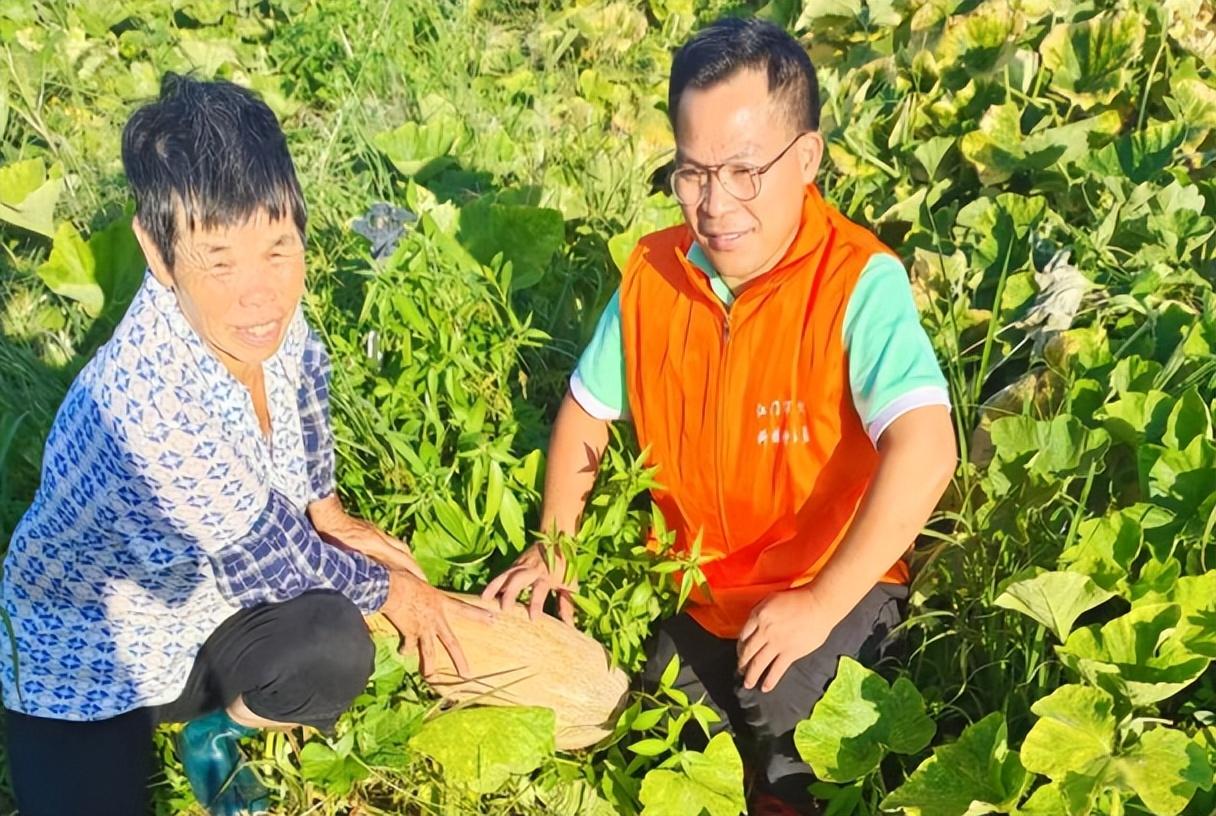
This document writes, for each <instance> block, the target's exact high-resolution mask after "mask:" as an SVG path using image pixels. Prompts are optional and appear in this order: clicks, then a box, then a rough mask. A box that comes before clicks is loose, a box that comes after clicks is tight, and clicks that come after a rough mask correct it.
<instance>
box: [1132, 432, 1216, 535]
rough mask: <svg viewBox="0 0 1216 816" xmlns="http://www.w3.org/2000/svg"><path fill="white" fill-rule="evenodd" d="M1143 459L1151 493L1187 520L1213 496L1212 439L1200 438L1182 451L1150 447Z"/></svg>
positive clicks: (1215, 448)
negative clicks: (1188, 515)
mask: <svg viewBox="0 0 1216 816" xmlns="http://www.w3.org/2000/svg"><path fill="white" fill-rule="evenodd" d="M1140 456H1141V459H1140V462H1141V465H1140V466H1141V475H1142V477H1143V479H1144V482H1145V484H1146V485H1147V487H1148V493H1149V495H1150V496H1151V497H1153V498H1154V499H1156V500H1157V501H1158V502H1159V503H1160V504H1161V505H1163V506H1164V507H1166V508H1168V509H1171V510H1174V511H1175V512H1176V513H1178V514H1179V515H1180V516H1182V517H1186V515H1187V514H1192V513H1194V512H1195V510H1196V509H1197V508H1199V507H1202V506H1203V503H1204V502H1205V501H1206V500H1207V498H1208V497H1209V496H1211V494H1212V485H1213V484H1216V445H1214V444H1213V443H1212V442H1211V441H1209V440H1208V439H1205V438H1204V437H1202V436H1197V437H1195V438H1194V439H1192V440H1191V442H1190V444H1189V445H1187V446H1186V447H1185V448H1184V449H1181V450H1179V449H1177V448H1159V447H1157V446H1153V445H1149V446H1145V447H1143V448H1141V449H1140ZM1146 466H1147V467H1146Z"/></svg>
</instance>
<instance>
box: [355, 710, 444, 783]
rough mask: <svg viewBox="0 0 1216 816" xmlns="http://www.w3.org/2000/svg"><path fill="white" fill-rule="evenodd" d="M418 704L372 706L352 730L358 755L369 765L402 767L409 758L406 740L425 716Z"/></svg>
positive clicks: (411, 735)
mask: <svg viewBox="0 0 1216 816" xmlns="http://www.w3.org/2000/svg"><path fill="white" fill-rule="evenodd" d="M426 712H427V709H426V707H425V706H423V705H421V704H420V703H398V704H397V705H396V706H394V707H392V708H372V709H370V710H369V711H368V713H367V715H366V716H364V717H363V719H362V720H360V721H359V726H358V728H356V729H355V731H354V733H355V744H356V745H357V746H358V749H359V756H360V758H362V760H363V761H364V762H365V763H367V764H368V765H370V766H372V767H380V768H402V767H404V766H405V764H406V762H408V761H409V755H410V752H409V749H408V747H407V746H408V745H409V741H410V739H411V738H412V737H413V736H414V735H415V734H416V733H418V729H420V728H421V727H422V724H423V722H424V721H425V719H426Z"/></svg>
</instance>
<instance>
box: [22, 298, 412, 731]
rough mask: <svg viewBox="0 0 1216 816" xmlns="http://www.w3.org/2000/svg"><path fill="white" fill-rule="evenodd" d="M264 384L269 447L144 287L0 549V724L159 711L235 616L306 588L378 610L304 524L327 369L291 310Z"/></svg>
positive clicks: (360, 574) (375, 569) (315, 489)
mask: <svg viewBox="0 0 1216 816" xmlns="http://www.w3.org/2000/svg"><path fill="white" fill-rule="evenodd" d="M264 373H265V379H266V396H267V403H268V408H269V412H270V417H271V435H270V438H269V439H267V438H266V437H265V436H263V434H262V432H261V429H260V428H259V427H258V422H257V419H256V416H255V414H254V410H253V402H252V398H251V397H250V394H249V391H248V390H247V389H246V388H245V387H244V386H242V385H241V384H240V383H238V382H237V381H236V379H235V378H233V377H232V375H231V374H229V373H228V371H227V370H226V369H225V368H224V367H223V366H222V365H221V364H220V362H219V360H218V359H216V358H215V356H214V355H212V353H211V352H210V351H209V350H208V349H207V347H206V346H205V345H204V343H203V341H202V339H201V338H200V337H199V336H198V334H197V333H195V331H194V330H193V329H192V328H191V327H190V325H189V324H188V323H187V322H186V320H185V318H184V316H183V315H182V313H181V311H180V309H179V308H178V305H177V300H176V297H175V296H174V294H173V293H172V292H171V291H170V290H169V289H167V288H165V287H164V286H163V285H161V284H160V283H159V282H157V281H156V279H155V278H153V277H152V275H150V274H148V275H146V276H145V278H144V282H143V285H142V286H141V288H140V290H139V292H138V293H137V294H136V296H135V300H134V301H133V302H132V304H131V307H130V309H129V310H128V311H127V314H126V316H125V317H124V318H123V320H122V322H121V323H120V324H119V326H118V328H117V329H116V330H115V332H114V336H113V337H112V338H111V339H110V341H109V342H108V343H106V344H105V345H104V346H103V347H102V348H101V349H100V350H99V351H98V352H97V355H96V356H95V357H94V358H93V359H92V360H91V361H90V362H89V364H88V365H87V366H86V367H85V368H84V370H83V371H81V373H80V375H79V376H78V377H77V378H76V381H75V382H73V383H72V387H71V388H70V389H69V391H68V393H67V397H66V398H65V399H64V402H63V404H62V405H61V406H60V409H59V412H58V414H57V415H56V417H55V423H54V426H53V427H52V429H51V433H50V437H49V438H48V439H47V443H46V451H45V455H44V459H43V467H42V483H41V486H40V487H39V490H38V494H37V496H36V497H35V499H34V503H33V505H32V506H31V507H30V509H29V510H28V512H27V513H26V514H25V516H24V517H23V518H22V520H21V523H20V524H19V525H18V526H17V529H16V531H15V532H14V534H13V538H12V542H11V543H10V545H9V551H8V555H7V557H6V559H5V562H4V576H3V583H2V584H0V592H2V594H3V604H4V609H5V611H6V612H7V614H8V619H9V621H10V622H11V625H12V639H11V641H10V639H9V638H6V637H4V633H3V632H0V683H2V684H3V697H4V705H5V706H6V707H7V708H10V709H12V710H15V711H19V712H23V713H25V714H30V715H34V716H40V717H52V718H56V719H64V720H98V719H104V718H107V717H113V716H116V715H118V714H121V713H123V712H126V711H130V710H132V709H134V708H138V707H141V706H151V705H159V704H162V703H168V702H171V701H173V700H174V699H176V698H177V697H178V695H179V694H180V693H181V691H182V689H183V687H184V686H185V683H186V678H187V675H188V674H189V672H190V668H191V664H192V662H193V660H194V656H195V654H196V653H197V652H198V650H199V648H200V647H201V646H202V644H203V642H204V641H205V640H206V639H207V637H208V636H209V635H210V634H211V633H212V632H213V631H214V630H215V629H216V627H217V626H219V624H220V623H221V622H222V621H223V620H224V619H225V618H227V617H228V616H229V615H231V614H232V613H233V612H234V611H236V610H237V609H239V608H241V607H249V606H254V605H257V604H259V603H264V602H269V601H282V600H288V599H290V598H293V597H295V596H297V595H299V594H300V593H302V592H304V591H306V590H309V589H318V588H328V589H336V590H338V591H340V592H342V593H343V594H345V595H346V596H347V597H348V598H350V599H351V600H352V601H354V602H355V603H356V604H357V605H358V606H359V607H360V608H361V609H363V610H364V611H365V612H370V611H374V610H376V609H378V608H379V607H380V606H381V605H382V604H383V602H384V599H385V597H386V595H387V591H388V573H387V571H386V570H385V569H384V568H383V567H382V566H380V565H379V564H376V563H375V562H373V561H371V560H370V559H368V558H366V557H364V556H362V555H360V554H358V553H353V552H349V551H345V550H341V549H338V548H337V547H334V546H331V545H329V544H327V543H325V542H324V541H322V540H321V539H320V537H319V536H318V535H317V533H316V531H315V530H314V529H313V527H312V525H311V524H310V523H309V521H308V519H307V516H306V509H307V506H308V503H309V502H311V501H313V500H315V499H318V498H322V497H324V496H327V495H329V494H330V493H332V492H333V488H334V482H333V470H334V457H333V438H332V435H331V433H330V429H329V417H328V408H329V394H328V376H329V359H328V356H327V355H326V353H325V348H324V346H323V345H322V343H321V342H320V340H319V339H318V338H317V337H316V335H315V334H313V333H312V331H311V330H310V329H309V327H308V324H307V323H306V322H305V320H304V316H303V314H302V312H300V311H299V310H297V312H296V314H295V316H294V317H293V319H292V323H291V326H290V327H289V329H288V331H287V335H286V337H285V339H284V341H283V345H282V347H281V348H280V349H279V350H278V351H277V352H276V353H275V355H274V356H273V357H272V358H271V359H270V360H268V361H267V362H266V363H265V365H264ZM10 644H15V649H13V648H11V646H10Z"/></svg>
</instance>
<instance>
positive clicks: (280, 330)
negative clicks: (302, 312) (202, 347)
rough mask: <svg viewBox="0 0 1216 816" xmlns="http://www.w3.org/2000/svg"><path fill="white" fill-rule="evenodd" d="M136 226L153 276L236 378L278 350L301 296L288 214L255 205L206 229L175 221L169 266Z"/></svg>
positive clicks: (297, 249)
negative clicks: (241, 217)
mask: <svg viewBox="0 0 1216 816" xmlns="http://www.w3.org/2000/svg"><path fill="white" fill-rule="evenodd" d="M135 229H136V234H137V235H138V236H139V238H140V243H141V245H143V247H144V255H145V257H147V258H148V262H149V265H150V266H151V268H152V273H153V274H154V275H156V277H157V279H158V280H159V281H160V282H161V283H163V284H164V285H166V286H168V287H170V288H171V289H173V291H174V293H175V294H176V295H177V302H178V305H179V306H180V307H181V310H182V313H183V314H184V315H185V317H186V320H187V321H188V322H189V323H190V325H191V326H192V327H193V328H194V330H195V331H196V332H198V334H199V336H200V337H201V338H202V339H203V341H204V342H205V343H206V344H207V345H208V346H209V347H210V348H211V350H212V351H213V352H214V353H215V354H216V356H217V357H218V358H219V359H220V362H222V363H223V364H224V366H225V367H226V368H228V370H229V371H231V372H232V373H233V375H234V376H236V377H237V379H244V375H248V374H249V373H251V372H252V371H254V370H256V368H257V366H259V365H261V364H262V363H263V362H265V361H266V360H267V359H269V358H270V357H271V355H273V354H274V353H275V352H276V351H277V350H278V348H279V345H280V344H281V343H282V342H283V337H284V336H285V335H286V332H287V327H288V325H289V324H290V323H291V318H292V316H293V315H294V314H295V310H296V307H297V306H298V305H299V303H300V298H301V297H302V296H303V294H304V244H303V242H302V241H301V239H300V234H299V232H298V231H297V230H296V227H295V224H294V222H293V221H292V220H291V219H290V218H289V217H285V218H279V219H271V218H270V216H269V214H268V213H267V212H266V211H265V210H260V211H258V212H257V213H256V214H255V215H254V216H253V217H252V218H250V219H249V220H248V221H246V222H245V223H243V224H238V225H235V226H231V227H217V228H215V229H211V230H203V229H199V230H191V229H189V228H188V227H187V226H185V225H184V224H181V223H180V222H179V228H178V239H177V245H176V247H175V250H174V252H175V257H174V262H173V268H172V269H167V268H166V267H165V264H164V262H163V260H162V259H161V258H160V257H159V254H158V253H156V252H155V250H154V249H150V247H152V244H151V242H150V241H148V240H147V236H146V234H145V233H143V230H142V229H141V228H140V226H139V221H138V218H137V219H136V222H135ZM154 256H155V257H154ZM158 267H159V268H158Z"/></svg>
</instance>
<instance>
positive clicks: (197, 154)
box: [122, 73, 308, 269]
mask: <svg viewBox="0 0 1216 816" xmlns="http://www.w3.org/2000/svg"><path fill="white" fill-rule="evenodd" d="M122 165H123V170H124V171H125V172H126V174H127V182H128V183H129V184H130V185H131V190H132V191H133V192H134V194H135V212H136V215H137V216H138V217H139V222H140V224H142V225H143V227H144V229H145V230H147V232H148V235H149V236H150V237H151V238H152V241H153V242H154V243H155V244H156V248H157V249H158V250H159V251H160V254H161V257H162V258H164V261H165V263H166V264H167V265H168V266H169V268H170V269H172V268H173V261H174V254H175V253H174V244H175V242H176V240H177V238H178V236H177V225H178V222H177V218H178V212H179V208H180V212H181V214H182V216H184V220H185V223H186V224H187V225H188V227H189V228H190V229H192V230H193V229H198V228H203V229H211V228H214V227H219V226H232V225H234V224H240V223H243V222H245V221H247V220H248V219H249V218H250V217H252V216H253V215H254V214H255V213H256V212H257V211H259V210H261V209H265V210H267V211H268V213H269V215H270V217H271V218H273V219H278V218H282V217H283V216H285V215H290V217H291V219H292V221H294V222H295V225H296V229H297V230H299V232H300V239H301V240H303V238H304V231H305V225H306V223H307V220H308V214H307V211H306V209H305V206H304V196H303V194H302V193H301V191H300V182H299V179H297V178H296V170H295V165H294V164H293V163H292V161H291V154H290V153H289V152H288V151H287V139H286V137H285V136H284V135H283V129H282V128H281V127H280V126H279V120H278V119H277V118H275V115H274V112H273V111H271V110H270V108H269V107H268V106H267V105H266V103H265V102H263V101H262V100H261V98H260V97H259V96H258V95H257V94H255V93H254V92H252V91H250V90H247V89H245V88H242V87H240V86H239V85H235V84H233V83H231V82H226V81H223V80H216V81H203V80H199V79H196V78H194V77H190V76H182V75H179V74H174V73H167V74H165V76H164V78H163V79H162V80H161V84H160V96H159V98H157V99H156V101H154V102H150V103H148V104H146V105H144V106H143V107H141V108H139V109H138V110H137V111H135V113H133V114H132V115H131V118H130V119H129V120H127V125H126V127H125V128H123V133H122Z"/></svg>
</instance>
